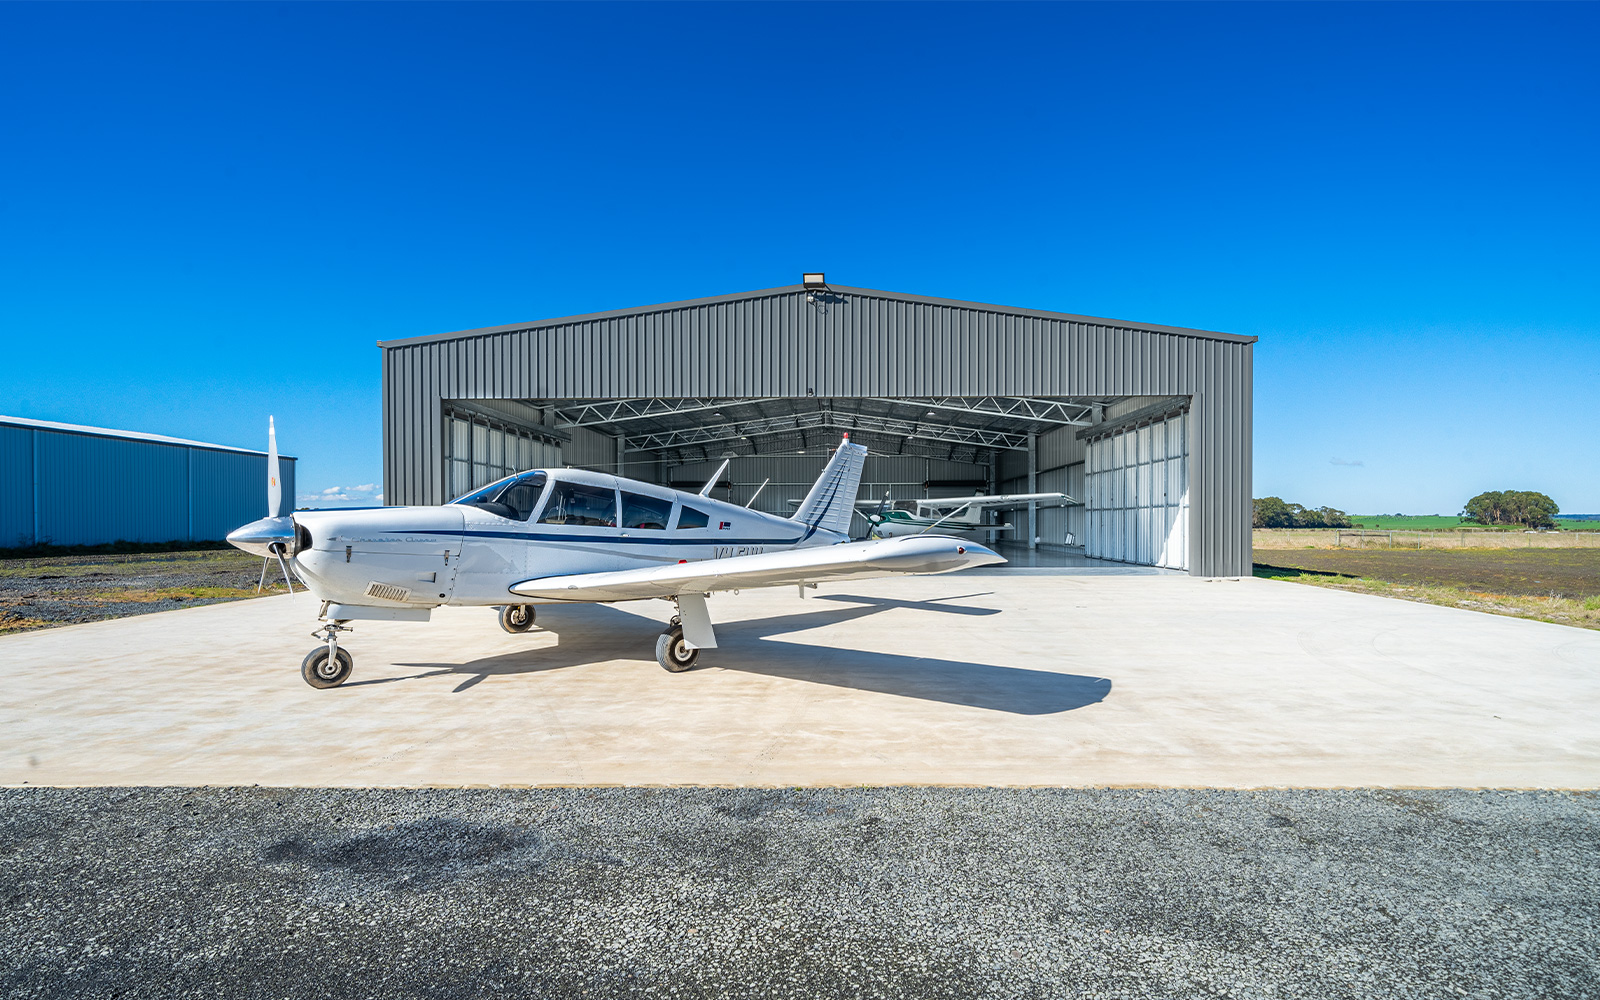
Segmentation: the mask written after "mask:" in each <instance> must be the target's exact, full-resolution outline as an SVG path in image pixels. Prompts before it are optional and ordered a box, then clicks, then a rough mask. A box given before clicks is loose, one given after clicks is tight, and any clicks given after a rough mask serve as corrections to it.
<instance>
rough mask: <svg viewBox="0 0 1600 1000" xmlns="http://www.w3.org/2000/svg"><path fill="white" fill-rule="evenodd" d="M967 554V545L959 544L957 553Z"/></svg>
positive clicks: (959, 554) (960, 554)
mask: <svg viewBox="0 0 1600 1000" xmlns="http://www.w3.org/2000/svg"><path fill="white" fill-rule="evenodd" d="M966 554H967V547H966V546H965V545H957V546H956V555H958V556H964V555H966Z"/></svg>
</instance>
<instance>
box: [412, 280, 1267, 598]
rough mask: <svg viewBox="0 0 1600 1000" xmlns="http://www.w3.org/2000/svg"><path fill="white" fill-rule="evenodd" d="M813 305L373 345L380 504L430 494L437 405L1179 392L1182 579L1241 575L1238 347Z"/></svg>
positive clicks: (857, 298)
mask: <svg viewBox="0 0 1600 1000" xmlns="http://www.w3.org/2000/svg"><path fill="white" fill-rule="evenodd" d="M818 298H819V301H818V302H816V303H808V302H807V297H806V293H805V291H804V290H803V289H799V288H793V287H791V288H786V289H774V290H771V291H769V292H760V293H749V294H744V295H736V296H727V297H724V298H721V299H711V300H701V301H698V302H693V303H677V304H672V305H670V306H661V307H648V308H644V309H638V310H625V311H618V312H616V313H608V314H598V315H596V316H592V317H582V318H578V319H569V320H554V321H549V322H543V323H536V324H527V325H525V326H515V327H501V328H494V329H492V330H483V331H468V332H467V333H464V334H457V335H448V336H443V337H438V338H422V339H417V340H412V341H397V342H392V343H390V344H386V345H385V349H384V351H383V366H384V378H385V385H386V388H387V389H388V394H387V396H386V404H385V405H386V410H385V414H384V426H385V440H386V449H385V458H386V461H385V467H384V486H385V494H386V497H387V499H388V501H389V502H391V503H437V502H440V501H441V500H443V499H445V497H444V496H443V485H442V482H441V478H442V472H443V460H442V448H441V442H440V434H441V424H442V419H441V412H440V400H441V399H444V398H462V399H471V398H493V397H495V396H496V395H501V396H503V397H504V398H519V399H541V398H551V399H561V398H621V397H647V396H661V397H683V396H715V397H759V396H799V397H803V396H806V395H808V392H809V393H814V394H815V395H816V396H819V397H827V396H845V397H848V396H921V395H982V394H996V395H1018V396H1020V395H1028V396H1150V397H1159V396H1188V397H1192V398H1193V400H1194V402H1193V404H1192V409H1191V418H1192V419H1191V424H1192V430H1191V435H1190V442H1189V445H1190V454H1191V461H1192V467H1191V470H1190V472H1191V480H1190V489H1191V492H1192V497H1191V499H1192V503H1191V507H1190V510H1191V525H1190V527H1192V528H1193V531H1192V534H1191V538H1190V541H1189V546H1188V548H1189V566H1190V570H1191V572H1193V573H1196V574H1198V575H1205V576H1214V575H1223V576H1238V575H1245V574H1248V573H1249V571H1250V534H1249V524H1250V471H1251V456H1250V436H1251V426H1250V421H1251V418H1252V401H1251V383H1250V377H1251V343H1252V341H1251V340H1250V338H1239V337H1232V336H1228V335H1221V334H1210V333H1206V332H1203V331H1185V330H1181V329H1176V328H1168V327H1152V326H1148V325H1144V324H1130V323H1120V322H1117V321H1113V320H1097V319H1094V318H1092V317H1067V316H1064V315H1061V314H1048V313H1038V312H1034V311H1031V310H1011V309H1006V308H1002V307H993V306H983V305H977V304H972V303H959V302H949V301H945V300H932V299H926V298H922V297H918V296H901V295H895V294H892V293H886V292H877V291H872V290H868V289H851V288H834V289H832V290H831V292H829V293H827V294H824V295H821V296H819V297H818ZM485 345H488V346H489V347H492V350H489V351H488V353H487V355H486V354H485V353H484V351H485ZM485 358H488V359H489V360H484V359H485ZM507 359H511V360H510V361H509V362H508V361H507ZM508 365H509V370H508ZM1061 457H1063V458H1066V457H1070V455H1066V454H1063V455H1062V456H1061Z"/></svg>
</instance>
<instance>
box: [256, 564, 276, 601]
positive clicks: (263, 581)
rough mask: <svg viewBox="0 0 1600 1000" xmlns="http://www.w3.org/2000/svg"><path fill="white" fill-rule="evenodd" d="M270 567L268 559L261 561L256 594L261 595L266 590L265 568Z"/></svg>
mask: <svg viewBox="0 0 1600 1000" xmlns="http://www.w3.org/2000/svg"><path fill="white" fill-rule="evenodd" d="M271 565H272V560H271V559H270V558H267V559H263V560H261V579H259V580H257V581H256V593H258V594H259V593H261V592H262V591H263V590H265V589H266V588H267V567H268V566H271Z"/></svg>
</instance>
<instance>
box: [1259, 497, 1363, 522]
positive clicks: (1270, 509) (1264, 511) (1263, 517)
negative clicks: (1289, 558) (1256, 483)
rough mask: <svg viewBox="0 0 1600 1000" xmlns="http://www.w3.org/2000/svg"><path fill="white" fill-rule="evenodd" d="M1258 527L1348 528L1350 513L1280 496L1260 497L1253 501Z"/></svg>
mask: <svg viewBox="0 0 1600 1000" xmlns="http://www.w3.org/2000/svg"><path fill="white" fill-rule="evenodd" d="M1253 502H1254V504H1255V518H1254V520H1253V522H1252V524H1253V526H1254V527H1257V528H1348V527H1350V515H1349V514H1346V513H1345V512H1344V511H1342V510H1337V509H1335V508H1333V507H1302V506H1300V505H1299V504H1297V503H1286V502H1285V501H1284V500H1282V499H1280V498H1279V497H1260V498H1258V499H1256V500H1255V501H1253Z"/></svg>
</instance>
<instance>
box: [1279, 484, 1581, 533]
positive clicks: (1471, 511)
mask: <svg viewBox="0 0 1600 1000" xmlns="http://www.w3.org/2000/svg"><path fill="white" fill-rule="evenodd" d="M1253 503H1254V505H1255V516H1254V518H1253V520H1252V522H1251V523H1252V526H1254V527H1257V528H1348V527H1350V515H1348V514H1346V513H1345V512H1344V511H1342V510H1338V509H1337V508H1334V507H1302V506H1300V505H1299V504H1297V503H1288V502H1287V501H1285V500H1283V499H1282V498H1280V497H1258V498H1256V499H1255V500H1254V501H1253ZM1560 513H1561V508H1560V507H1558V506H1557V505H1556V502H1555V501H1554V500H1552V499H1550V498H1549V497H1547V496H1545V495H1544V494H1543V493H1533V492H1531V491H1528V490H1491V491H1489V492H1487V493H1479V494H1478V495H1477V496H1475V497H1473V498H1472V499H1471V500H1468V501H1467V502H1466V505H1465V506H1464V507H1462V509H1461V518H1462V520H1464V521H1469V522H1471V523H1474V524H1505V525H1521V526H1523V527H1526V528H1554V527H1556V515H1557V514H1560Z"/></svg>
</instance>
